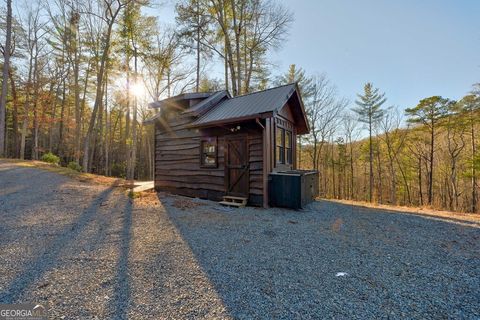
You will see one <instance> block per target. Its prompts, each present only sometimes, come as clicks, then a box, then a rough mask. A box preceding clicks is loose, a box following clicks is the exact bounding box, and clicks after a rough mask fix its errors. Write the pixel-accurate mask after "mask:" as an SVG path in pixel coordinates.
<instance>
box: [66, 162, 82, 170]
mask: <svg viewBox="0 0 480 320" xmlns="http://www.w3.org/2000/svg"><path fill="white" fill-rule="evenodd" d="M67 168H69V169H72V170H75V171H78V172H80V171H82V166H81V165H79V164H78V163H76V162H75V161H70V162H69V163H68V165H67Z"/></svg>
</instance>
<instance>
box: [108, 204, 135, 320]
mask: <svg viewBox="0 0 480 320" xmlns="http://www.w3.org/2000/svg"><path fill="white" fill-rule="evenodd" d="M132 207H133V205H132V200H131V199H129V198H127V203H126V204H125V208H124V210H123V223H122V230H121V235H120V248H119V249H120V253H119V257H118V261H117V266H116V268H115V269H116V270H117V273H116V275H115V286H114V294H115V296H114V299H112V300H110V304H109V308H108V309H109V310H110V312H111V314H114V315H115V319H128V308H129V306H130V304H131V301H132V299H131V286H130V283H131V279H130V275H129V272H128V256H129V253H130V246H131V239H132Z"/></svg>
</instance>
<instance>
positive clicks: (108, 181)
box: [1, 159, 130, 188]
mask: <svg viewBox="0 0 480 320" xmlns="http://www.w3.org/2000/svg"><path fill="white" fill-rule="evenodd" d="M1 161H5V162H10V163H15V164H16V165H18V166H21V167H27V168H37V169H42V170H46V171H50V172H54V173H58V174H61V175H64V176H67V177H69V178H72V179H75V180H78V181H81V182H91V183H97V184H102V185H108V186H112V185H115V186H117V187H124V188H128V187H129V186H130V184H129V183H128V182H127V181H126V180H125V179H120V178H114V177H106V176H101V175H96V174H92V173H85V172H79V171H77V170H73V169H70V168H66V167H61V166H59V165H56V164H51V163H46V162H42V161H37V160H16V159H1Z"/></svg>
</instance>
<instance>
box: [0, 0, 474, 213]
mask: <svg viewBox="0 0 480 320" xmlns="http://www.w3.org/2000/svg"><path fill="white" fill-rule="evenodd" d="M5 4H6V6H4V7H2V8H1V11H0V15H1V16H0V44H1V47H0V49H1V52H2V57H3V59H2V61H1V67H2V78H1V82H2V91H1V98H0V157H7V158H18V159H34V160H36V159H54V160H53V161H55V162H58V163H59V164H60V165H63V166H68V167H70V168H72V169H75V170H78V171H83V172H92V173H96V174H102V175H107V176H115V177H124V178H127V179H140V180H150V179H152V176H153V152H154V151H153V150H154V146H153V128H152V126H149V125H144V121H145V120H146V119H148V118H149V117H151V116H152V115H153V112H154V111H153V110H152V109H150V108H149V107H148V103H149V102H152V101H155V100H158V99H163V98H167V97H170V96H174V95H177V94H180V93H183V92H207V91H215V90H223V89H227V90H229V92H230V93H231V94H232V95H233V96H236V95H241V94H245V93H249V92H253V91H257V90H262V89H266V88H268V87H271V86H275V85H280V84H285V83H291V82H298V84H299V87H300V89H301V91H302V96H303V100H304V105H305V108H306V111H307V115H308V121H309V124H310V134H308V135H306V136H302V137H300V138H299V141H298V148H297V149H298V150H297V152H298V164H299V167H300V168H314V169H316V170H318V171H319V173H320V175H319V176H320V196H321V197H324V198H334V199H349V200H359V201H369V202H375V203H384V204H392V205H405V206H425V207H430V208H435V209H445V210H451V211H462V212H476V213H478V212H480V209H479V208H478V207H479V206H478V198H479V195H478V193H479V186H478V177H479V171H480V151H479V150H478V146H477V144H478V139H479V137H478V133H477V132H478V131H479V128H480V85H479V84H472V87H471V88H465V92H469V94H466V95H465V96H464V97H462V98H461V99H458V100H453V99H450V98H448V97H443V96H440V95H439V96H432V97H424V98H423V99H421V100H420V101H418V104H417V105H415V106H391V105H390V104H389V100H388V96H386V94H385V93H384V92H383V91H382V89H381V88H377V87H376V86H375V85H374V84H373V83H371V82H369V79H365V85H364V87H363V88H362V87H360V88H358V92H357V93H356V94H357V99H356V100H354V101H349V100H348V99H346V98H344V97H342V96H341V95H339V94H338V90H337V88H336V86H335V85H334V84H333V83H332V82H331V81H330V80H329V79H328V77H327V76H326V75H325V74H324V73H322V70H305V69H302V68H301V67H299V66H300V65H301V64H302V61H288V63H289V64H290V68H289V69H288V70H278V68H277V67H276V65H275V64H274V63H273V62H271V61H270V59H269V57H270V56H269V55H270V54H271V53H272V52H273V51H275V50H278V49H280V48H281V47H282V46H284V45H285V44H286V43H288V41H286V40H287V38H288V37H289V36H291V35H289V32H290V30H291V25H292V23H293V21H294V14H293V12H292V10H291V8H287V7H285V6H284V5H282V4H281V3H280V2H279V1H276V0H236V1H233V0H179V1H178V2H176V5H175V23H174V24H166V23H164V22H162V21H159V19H158V18H157V17H156V16H155V15H156V11H157V10H158V9H159V7H160V6H162V5H163V4H162V3H157V2H154V1H148V0H78V1H74V0H37V1H28V0H23V1H22V0H19V1H15V3H12V0H6V1H5ZM212 68H216V70H221V74H222V76H221V77H218V78H216V77H213V76H212V75H211V74H212V73H211V72H210V71H211V70H212ZM439 94H441V93H439Z"/></svg>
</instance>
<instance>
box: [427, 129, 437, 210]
mask: <svg viewBox="0 0 480 320" xmlns="http://www.w3.org/2000/svg"><path fill="white" fill-rule="evenodd" d="M430 139H431V140H430V172H429V173H428V205H429V206H431V205H432V201H433V153H434V146H435V131H434V127H433V123H432V129H431V132H430Z"/></svg>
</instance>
